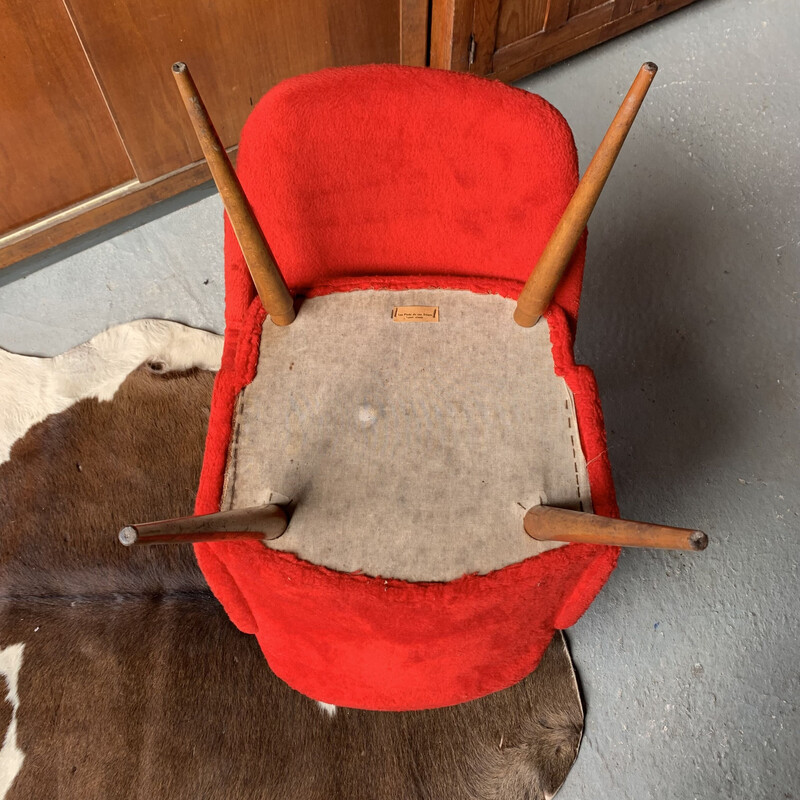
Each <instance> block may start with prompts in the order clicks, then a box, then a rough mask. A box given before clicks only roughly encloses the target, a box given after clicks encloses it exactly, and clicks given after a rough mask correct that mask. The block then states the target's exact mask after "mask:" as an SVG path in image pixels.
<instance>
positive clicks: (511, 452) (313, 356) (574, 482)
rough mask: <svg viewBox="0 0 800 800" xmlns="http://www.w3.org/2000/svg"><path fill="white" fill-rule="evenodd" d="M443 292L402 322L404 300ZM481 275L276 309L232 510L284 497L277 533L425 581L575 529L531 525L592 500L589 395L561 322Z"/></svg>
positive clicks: (239, 452) (248, 394)
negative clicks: (560, 355)
mask: <svg viewBox="0 0 800 800" xmlns="http://www.w3.org/2000/svg"><path fill="white" fill-rule="evenodd" d="M407 306H425V307H435V308H438V313H437V316H438V321H437V322H397V321H394V320H393V317H392V311H393V309H394V308H396V307H407ZM513 309H514V301H512V300H508V299H506V298H502V297H499V296H497V295H479V294H473V293H471V292H467V291H453V290H411V291H372V290H363V291H355V292H347V293H337V294H330V295H325V296H323V297H317V298H312V299H309V300H306V301H305V302H304V303H303V304H302V307H301V308H300V310H299V313H298V315H297V319H296V321H295V322H294V323H293V324H292V325H290V326H288V327H278V326H276V325H274V324H273V323H272V322H271V321H270V320H269V319H267V320H266V321H265V323H264V327H263V331H262V338H261V348H260V355H259V361H258V369H257V373H256V377H255V379H254V380H253V382H252V383H251V384H250V385H249V386H247V387H246V388H245V389H244V390H243V392H242V393H241V395H240V397H239V402H238V406H237V411H236V419H235V424H234V433H233V437H232V441H231V447H230V450H229V457H228V465H227V470H226V478H225V489H224V494H223V502H222V509H223V510H224V509H230V508H242V507H248V506H254V505H257V504H259V503H263V502H266V501H268V500H269V499H270V497H273V499H274V498H275V497H276V496H278V497H280V496H281V495H282V496H284V497H285V498H289V499H290V500H291V504H290V509H291V521H290V523H289V527H288V529H287V531H286V533H285V534H284V535H283V536H282V537H281V538H280V539H277V540H274V541H272V542H270V545H269V546H270V547H272V548H276V549H279V550H285V551H289V552H292V553H294V554H296V555H297V556H299V557H300V558H302V559H304V560H306V561H310V562H312V563H315V564H320V565H324V566H326V567H329V568H331V569H335V570H339V571H342V572H363V573H364V574H367V575H371V576H381V577H384V578H390V577H391V578H399V579H403V580H410V581H446V580H453V579H456V578H459V577H460V576H462V575H464V574H468V573H481V574H482V573H486V572H490V571H492V570H495V569H499V568H501V567H504V566H507V565H509V564H512V563H515V562H518V561H522V560H524V559H526V558H529V557H531V556H535V555H537V554H539V553H541V552H543V551H545V550H549V549H552V548H554V547H560V546H562V545H560V544H558V543H555V542H552V543H551V542H538V541H536V540H534V539H532V538H531V537H529V536H528V535H527V534H526V533H525V531H524V529H523V523H522V520H523V517H524V515H525V511H526V510H527V509H528V508H530V507H531V506H533V505H536V504H538V503H546V504H548V505H554V506H561V507H564V508H571V509H576V510H582V511H591V510H592V506H591V498H590V490H589V481H588V476H587V472H586V463H585V460H584V456H583V453H582V450H581V445H580V440H579V435H578V428H577V422H576V417H575V409H574V402H573V398H572V395H571V392H570V391H569V389H568V388H567V385H566V383H565V381H564V380H563V379H562V378H560V377H558V376H557V375H556V374H555V371H554V364H553V357H552V353H551V343H550V336H549V330H548V327H547V323H546V322H545V321H542V322H541V323H540V324H539V325H536V326H535V327H534V328H529V329H526V328H521V327H519V326H518V325H515V324H514V323H513V322H512V313H513Z"/></svg>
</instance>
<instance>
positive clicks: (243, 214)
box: [172, 61, 294, 325]
mask: <svg viewBox="0 0 800 800" xmlns="http://www.w3.org/2000/svg"><path fill="white" fill-rule="evenodd" d="M172 74H173V75H174V77H175V82H176V83H177V84H178V89H179V90H180V93H181V97H182V98H183V102H184V105H185V106H186V111H187V112H188V113H189V118H190V119H191V121H192V125H193V126H194V132H195V134H197V140H198V141H199V142H200V147H201V148H202V149H203V155H204V156H205V157H206V161H207V162H208V166H209V167H210V169H211V175H212V177H213V178H214V183H216V184H217V189H218V190H219V193H220V196H221V197H222V203H223V205H224V206H225V210H226V211H227V212H228V219H230V221H231V226H232V227H233V232H234V233H235V234H236V239H237V240H238V242H239V246H240V247H241V248H242V255H243V256H244V260H245V261H246V262H247V268H248V269H249V270H250V275H251V276H252V278H253V283H254V284H255V286H256V291H257V292H258V296H259V297H260V298H261V303H262V305H263V306H264V308H265V309H266V310H267V313H268V314H269V316H270V319H271V320H272V321H273V322H274V323H275V324H276V325H289V324H290V323H291V322H293V321H294V301H293V300H292V296H291V295H290V294H289V289H288V287H287V286H286V281H284V279H283V275H281V271H280V270H279V269H278V265H277V264H276V263H275V259H274V258H273V257H272V252H271V251H270V249H269V245H268V244H267V240H266V239H265V238H264V233H263V231H262V230H261V226H260V225H259V224H258V221H257V220H256V217H255V214H254V213H253V209H252V208H251V207H250V203H249V202H248V201H247V197H246V196H245V193H244V190H243V189H242V184H241V183H239V178H238V177H237V175H236V172H235V171H234V169H233V166H232V165H231V161H230V159H229V158H228V154H227V153H226V152H225V148H224V147H223V146H222V142H221V141H220V139H219V136H218V135H217V131H216V130H215V128H214V124H213V123H212V122H211V118H210V117H209V115H208V111H207V110H206V107H205V105H204V103H203V101H202V99H201V98H200V93H199V92H198V91H197V86H196V85H195V82H194V80H193V79H192V76H191V73H190V72H189V68H188V67H187V66H186V64H184V63H183V62H182V61H179V62H177V63H176V64H173V65H172Z"/></svg>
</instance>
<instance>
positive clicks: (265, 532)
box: [119, 504, 289, 546]
mask: <svg viewBox="0 0 800 800" xmlns="http://www.w3.org/2000/svg"><path fill="white" fill-rule="evenodd" d="M288 524H289V523H288V521H287V518H286V512H285V511H284V510H283V509H282V508H281V507H280V506H276V505H272V504H270V505H263V506H256V507H255V508H235V509H232V510H231V511H220V512H218V513H216V514H203V515H200V516H196V517H179V518H177V519H165V520H160V521H159V522H144V523H140V524H138V525H128V526H127V527H125V528H123V529H122V530H121V531H120V532H119V540H120V542H122V544H124V545H126V546H130V545H134V544H185V543H187V542H230V541H238V540H242V539H256V540H258V541H263V542H267V541H269V540H270V539H277V538H278V537H279V536H280V535H281V534H282V533H283V532H284V531H285V530H286V526H287V525H288Z"/></svg>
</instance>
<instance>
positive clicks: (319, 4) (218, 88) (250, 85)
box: [65, 0, 400, 181]
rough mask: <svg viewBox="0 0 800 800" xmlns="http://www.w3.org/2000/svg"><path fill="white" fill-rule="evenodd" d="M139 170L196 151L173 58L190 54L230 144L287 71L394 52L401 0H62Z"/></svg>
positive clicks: (180, 160) (181, 161) (163, 166)
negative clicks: (103, 1) (174, 74)
mask: <svg viewBox="0 0 800 800" xmlns="http://www.w3.org/2000/svg"><path fill="white" fill-rule="evenodd" d="M65 2H67V4H68V6H69V9H70V12H71V14H72V17H73V20H74V22H75V27H76V29H77V30H78V33H79V35H80V37H81V40H82V42H83V44H84V47H85V48H86V52H87V54H88V56H89V59H90V61H91V63H92V66H93V67H94V70H95V72H96V73H97V74H98V76H99V78H100V82H101V84H102V87H103V92H104V94H105V97H106V99H107V100H108V104H109V107H110V108H111V111H112V113H113V115H114V119H115V120H116V122H117V125H118V127H119V129H120V131H121V133H122V137H123V139H124V141H125V146H126V148H127V150H128V153H129V154H130V158H131V162H132V163H133V166H134V169H135V171H136V175H137V177H138V178H139V180H140V181H149V180H153V179H154V178H157V177H158V176H160V175H164V174H166V173H168V172H171V171H173V170H175V169H178V168H180V167H183V166H185V165H186V164H190V163H192V162H194V161H198V160H200V159H201V158H202V153H201V151H200V148H199V146H198V144H197V141H196V139H195V136H194V133H193V131H192V127H191V125H190V123H189V121H188V119H187V116H186V113H185V111H184V109H183V106H182V104H181V103H180V99H179V96H178V94H177V90H176V88H175V83H174V80H173V78H172V74H171V72H170V65H171V64H172V63H173V62H175V61H185V62H186V63H187V64H189V66H190V68H191V70H192V74H193V76H194V78H195V80H196V81H197V85H198V87H199V89H200V91H201V93H202V95H203V98H204V100H205V102H206V105H207V106H208V110H209V113H210V114H211V115H212V118H213V119H214V120H215V122H216V124H217V127H218V131H219V134H220V138H221V139H222V141H223V143H224V144H225V146H226V147H229V146H231V145H234V144H236V142H237V141H238V138H239V132H240V131H241V128H242V125H243V124H244V121H245V119H246V118H247V115H248V114H249V113H250V110H251V109H252V107H253V105H254V103H256V102H257V101H258V99H259V98H260V97H261V96H262V95H263V94H264V93H265V92H266V91H267V90H268V89H269V88H271V87H272V86H274V85H275V84H276V83H278V82H279V81H281V80H283V79H284V78H287V77H289V76H291V75H298V74H301V73H305V72H313V71H315V70H318V69H322V68H323V67H330V66H339V65H344V64H363V63H372V62H390V63H398V62H399V61H400V6H399V3H398V1H397V0H393V1H392V2H378V3H376V2H373V0H304V2H302V3H294V2H284V0H226V2H224V3H206V2H198V0H172V2H170V3H165V2H163V0H117V2H115V3H112V4H106V5H104V6H103V11H102V13H98V5H97V0H65Z"/></svg>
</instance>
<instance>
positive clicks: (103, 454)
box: [0, 320, 583, 800]
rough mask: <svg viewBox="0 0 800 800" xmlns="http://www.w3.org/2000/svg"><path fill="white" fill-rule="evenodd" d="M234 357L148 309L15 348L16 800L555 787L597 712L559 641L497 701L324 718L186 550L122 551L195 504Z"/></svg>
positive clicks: (3, 719)
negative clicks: (228, 610) (78, 334)
mask: <svg viewBox="0 0 800 800" xmlns="http://www.w3.org/2000/svg"><path fill="white" fill-rule="evenodd" d="M220 351H221V340H220V337H216V336H213V335H211V334H207V333H203V332H200V331H193V330H191V329H188V328H185V327H183V326H180V325H177V324H176V323H165V322H156V321H151V320H147V321H142V322H137V323H131V324H130V325H123V326H119V327H118V328H115V329H112V330H111V331H109V332H106V333H105V334H101V335H100V336H98V337H96V338H95V339H93V340H92V342H90V343H88V344H86V345H83V346H82V347H80V348H76V349H75V350H72V351H70V352H69V353H65V354H64V355H63V356H58V357H56V358H53V359H35V358H29V357H22V356H15V355H12V354H8V353H4V352H2V351H0V462H1V461H4V460H5V463H2V464H1V465H0V676H2V678H3V680H4V681H5V687H6V702H5V703H4V704H2V705H0V735H3V733H2V732H4V739H3V744H2V747H1V748H0V798H9V800H22V799H23V798H24V799H25V800H41V799H42V798H76V800H77V799H78V798H80V800H89V798H98V799H100V798H103V800H107V799H108V798H132V797H137V798H148V800H159V799H160V798H164V799H165V800H166V799H169V800H182V799H183V798H186V799H187V800H188V799H189V798H191V799H192V800H195V798H212V799H213V798H271V800H281V799H283V798H286V799H288V798H291V799H292V800H312V799H313V800H317V799H319V800H323V799H324V800H332V799H335V798H342V799H344V798H347V799H348V800H357V799H358V798H373V797H374V798H402V800H407V799H409V800H410V799H411V798H430V800H451V799H452V800H455V799H456V798H459V799H461V798H468V799H469V800H490V799H495V798H496V799H497V800H500V798H503V799H504V800H505V799H508V800H515V799H516V798H520V799H521V798H530V799H531V800H533V799H534V798H549V797H552V796H553V794H554V793H555V792H556V791H557V789H558V788H559V787H560V785H561V784H562V782H563V781H564V778H565V777H566V775H567V773H568V771H569V768H570V766H571V765H572V763H573V761H574V758H575V755H576V753H577V749H578V745H579V741H580V737H581V732H582V726H583V712H582V708H581V704H580V699H579V696H578V691H577V684H576V680H575V675H574V672H573V670H572V664H571V661H570V658H569V654H568V652H567V650H566V645H565V643H564V640H563V637H562V636H561V635H560V634H558V635H557V636H556V637H555V639H554V640H553V643H552V644H551V646H550V648H549V650H548V651H547V653H546V655H545V657H544V660H543V661H542V663H541V665H540V666H539V668H538V669H537V670H536V672H534V673H533V674H532V675H530V676H529V677H528V678H527V679H525V680H524V681H522V682H521V683H520V684H518V685H517V686H514V687H513V688H511V689H507V690H506V691H503V692H499V693H497V694H494V695H491V696H489V697H486V698H483V699H481V700H477V701H474V702H471V703H466V704H464V705H461V706H456V707H453V708H445V709H439V710H435V711H424V712H410V713H395V714H389V713H377V712H366V711H354V710H351V709H344V708H339V709H327V710H326V709H324V708H322V707H321V706H320V705H319V704H317V703H315V702H313V701H312V700H309V699H308V698H306V697H303V696H302V695H300V694H298V693H296V692H294V691H293V690H292V689H290V688H289V687H288V686H286V685H285V684H283V683H282V682H281V681H280V680H278V679H277V678H276V677H275V676H274V675H273V674H272V673H271V671H270V669H269V667H268V666H267V663H266V661H265V660H264V658H263V656H262V655H261V651H260V650H259V648H258V645H257V643H256V640H255V638H254V637H252V636H245V635H243V634H241V633H239V632H238V631H237V630H236V628H234V626H233V624H232V623H231V622H230V621H229V620H228V618H227V617H226V616H225V614H224V612H223V611H222V609H221V607H220V606H219V604H218V603H217V601H216V600H215V599H214V597H213V596H212V595H211V593H210V591H209V589H208V587H207V586H206V583H205V581H204V580H203V576H202V574H201V573H200V571H199V570H198V568H197V565H196V563H195V560H194V556H193V552H192V549H191V547H189V546H174V547H160V548H155V547H154V548H141V549H132V550H127V549H124V548H122V547H121V546H120V545H119V544H118V543H117V540H116V532H117V530H118V529H119V528H120V527H122V525H123V524H125V523H129V522H131V521H140V520H141V521H143V520H149V519H159V518H164V517H172V516H181V515H186V514H190V513H191V512H192V506H193V500H194V493H195V488H196V486H197V482H198V477H199V471H200V465H201V461H202V454H203V444H204V437H205V430H206V425H207V421H208V411H209V402H210V396H211V389H212V383H213V377H214V376H213V372H211V371H210V370H213V369H215V368H216V367H217V366H218V364H219V357H220ZM3 448H5V449H3ZM6 459H7V460H6ZM0 686H2V681H0Z"/></svg>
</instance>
